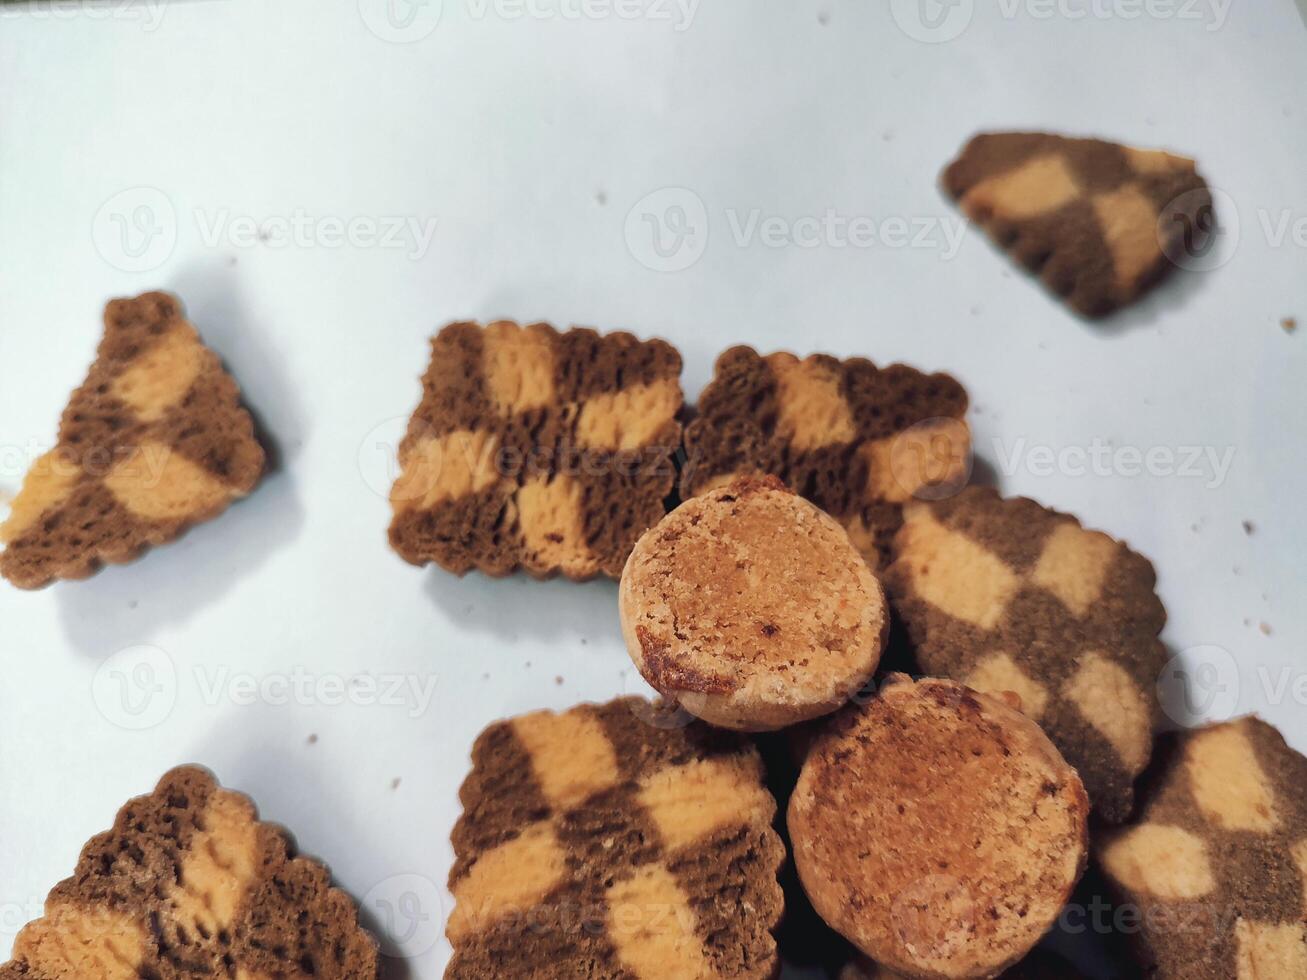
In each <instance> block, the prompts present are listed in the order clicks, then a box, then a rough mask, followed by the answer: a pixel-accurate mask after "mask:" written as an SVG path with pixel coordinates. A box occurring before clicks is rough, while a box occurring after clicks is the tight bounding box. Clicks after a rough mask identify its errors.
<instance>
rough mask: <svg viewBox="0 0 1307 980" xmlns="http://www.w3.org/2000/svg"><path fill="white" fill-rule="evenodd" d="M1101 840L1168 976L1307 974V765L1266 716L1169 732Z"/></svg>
mask: <svg viewBox="0 0 1307 980" xmlns="http://www.w3.org/2000/svg"><path fill="white" fill-rule="evenodd" d="M1141 786H1142V792H1141V797H1142V802H1141V805H1140V808H1139V813H1138V815H1137V816H1136V817H1135V818H1134V819H1133V820H1132V821H1131V823H1130V824H1129V825H1128V826H1126V827H1122V828H1119V829H1111V830H1104V831H1103V832H1102V833H1101V834H1100V835H1099V836H1098V839H1097V840H1096V841H1095V843H1096V845H1097V855H1096V859H1097V861H1098V863H1099V864H1100V865H1101V867H1102V869H1103V871H1104V872H1105V873H1106V875H1107V877H1108V879H1109V881H1111V882H1112V884H1113V885H1114V887H1115V888H1116V890H1117V891H1118V892H1119V894H1120V897H1121V899H1122V900H1123V901H1124V902H1127V903H1129V905H1130V906H1131V907H1132V908H1135V909H1138V910H1139V912H1140V919H1141V921H1142V928H1141V930H1140V931H1139V933H1138V935H1137V937H1136V939H1137V942H1136V950H1137V951H1138V953H1139V954H1140V956H1141V960H1142V964H1143V966H1144V967H1145V968H1146V969H1148V970H1149V971H1150V972H1149V974H1148V975H1149V976H1156V977H1157V978H1158V980H1180V978H1184V980H1216V978H1218V977H1219V978H1225V977H1236V978H1238V980H1270V978H1280V977H1284V978H1288V977H1303V976H1307V758H1304V757H1303V756H1302V755H1300V754H1299V753H1297V752H1295V751H1294V750H1293V749H1292V748H1290V747H1289V746H1288V745H1287V744H1286V743H1285V741H1284V738H1283V737H1282V736H1281V735H1280V733H1279V732H1278V731H1276V730H1275V729H1274V728H1273V727H1271V726H1270V725H1268V724H1266V723H1265V722H1263V721H1261V720H1259V719H1257V718H1241V719H1239V720H1237V721H1232V722H1226V723H1224V724H1219V725H1212V726H1209V727H1206V728H1200V729H1195V730H1193V731H1186V732H1180V733H1175V734H1172V735H1168V736H1165V737H1164V738H1163V739H1162V740H1160V742H1159V744H1158V749H1157V760H1156V763H1155V765H1154V766H1152V767H1151V768H1150V770H1149V772H1148V773H1147V775H1146V776H1145V777H1144V780H1143V781H1142V783H1141Z"/></svg>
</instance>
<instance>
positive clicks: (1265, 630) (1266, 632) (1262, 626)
mask: <svg viewBox="0 0 1307 980" xmlns="http://www.w3.org/2000/svg"><path fill="white" fill-rule="evenodd" d="M1257 628H1258V629H1259V630H1261V631H1262V636H1270V635H1271V624H1270V623H1265V622H1263V623H1258V624H1257Z"/></svg>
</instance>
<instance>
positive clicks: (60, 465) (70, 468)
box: [0, 292, 264, 589]
mask: <svg viewBox="0 0 1307 980" xmlns="http://www.w3.org/2000/svg"><path fill="white" fill-rule="evenodd" d="M263 467H264V453H263V449H262V448H261V447H260V446H259V443H258V441H257V440H256V439H255V436H254V425H253V422H252V421H251V419H250V416H249V413H248V412H246V411H245V409H244V408H242V407H241V404H240V392H239V390H238V389H237V387H236V382H235V381H233V380H232V378H231V376H230V375H229V374H227V372H226V371H225V370H224V369H223V366H222V362H221V361H220V360H219V359H218V356H217V355H216V354H214V353H213V352H212V351H211V350H209V349H208V348H207V347H205V346H204V344H203V343H202V342H201V341H200V337H199V334H197V333H196V332H195V328H194V327H193V326H191V324H190V323H188V322H187V321H186V318H185V316H184V315H183V313H182V308H181V304H180V303H179V302H178V300H177V298H176V297H174V296H170V295H168V294H167V293H157V292H156V293H144V294H143V295H141V296H138V297H136V298H135V299H116V300H113V301H112V302H110V303H109V305H108V306H107V307H106V308H105V311H104V338H103V339H102V340H101V341H100V347H99V351H98V354H97V356H96V360H95V363H94V364H92V365H91V369H90V373H89V374H88V375H87V377H86V381H85V382H84V383H83V384H82V386H81V387H80V388H78V389H77V390H76V391H74V392H73V394H72V397H71V399H70V400H69V402H68V407H67V408H65V409H64V413H63V418H62V420H61V421H60V424H59V441H58V444H57V445H56V446H55V448H54V449H52V450H51V451H50V452H48V453H46V454H45V455H44V456H42V457H41V458H40V459H38V460H37V461H36V462H35V463H34V464H33V465H32V468H31V470H30V471H29V472H28V474H27V477H26V478H25V480H24V482H23V488H22V490H21V492H20V493H19V494H18V496H17V497H16V498H15V499H14V501H13V503H12V505H11V509H10V514H9V518H8V519H7V520H6V521H5V523H4V524H3V525H0V544H4V545H5V549H4V551H3V552H0V574H3V575H4V577H5V578H7V579H9V581H10V582H12V583H14V584H15V585H17V586H19V587H21V588H25V589H35V588H40V587H41V586H43V585H48V584H49V583H50V582H52V581H54V580H55V579H61V578H62V579H78V578H85V577H86V576H88V575H90V574H91V573H92V572H94V571H95V570H96V569H97V568H98V567H100V566H101V565H102V564H104V563H117V562H125V561H129V560H131V559H133V558H135V557H137V556H138V555H140V554H141V553H142V552H143V551H145V550H146V549H147V548H149V547H151V546H153V545H157V544H162V543H164V542H166V541H170V540H172V539H173V538H176V537H177V536H178V535H180V534H181V533H182V532H183V531H185V530H186V528H187V527H189V526H190V525H192V524H197V523H199V522H201V521H206V520H209V519H210V518H213V517H216V516H217V515H218V514H220V513H221V512H222V511H223V510H225V509H226V508H227V506H228V505H229V504H230V503H231V502H232V501H233V500H236V499H238V498H240V497H243V496H245V495H246V494H248V493H249V492H250V491H251V490H252V489H253V488H254V485H255V484H256V483H257V482H258V479H259V477H260V475H261V474H262V473H263Z"/></svg>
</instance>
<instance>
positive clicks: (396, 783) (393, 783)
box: [390, 776, 400, 789]
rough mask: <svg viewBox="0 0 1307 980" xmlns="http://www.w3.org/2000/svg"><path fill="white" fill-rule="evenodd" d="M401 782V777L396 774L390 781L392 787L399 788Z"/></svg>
mask: <svg viewBox="0 0 1307 980" xmlns="http://www.w3.org/2000/svg"><path fill="white" fill-rule="evenodd" d="M399 783H400V778H399V777H398V776H396V777H395V778H394V779H392V780H391V781H390V788H391V789H399Z"/></svg>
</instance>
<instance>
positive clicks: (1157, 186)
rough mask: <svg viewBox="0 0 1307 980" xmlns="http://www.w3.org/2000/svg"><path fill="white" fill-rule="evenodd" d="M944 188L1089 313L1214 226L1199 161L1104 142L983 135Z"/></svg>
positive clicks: (1150, 281)
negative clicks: (1197, 165)
mask: <svg viewBox="0 0 1307 980" xmlns="http://www.w3.org/2000/svg"><path fill="white" fill-rule="evenodd" d="M943 184H944V188H945V190H947V191H948V193H949V194H951V195H952V196H953V197H955V198H956V199H957V200H958V203H959V205H960V206H961V208H962V210H963V211H964V212H965V213H966V215H967V216H968V217H969V218H971V219H972V220H973V221H975V222H977V223H978V224H980V225H981V226H982V227H983V228H985V230H986V231H988V232H989V234H990V235H991V236H992V237H993V238H994V240H995V242H996V243H997V244H998V245H1000V246H1001V247H1002V248H1004V249H1006V250H1007V251H1008V252H1010V253H1011V254H1012V256H1013V258H1015V259H1016V260H1017V261H1018V262H1020V263H1022V264H1023V265H1025V266H1026V267H1027V268H1029V269H1030V270H1031V271H1032V272H1034V273H1036V274H1038V275H1039V276H1040V277H1041V278H1042V279H1043V281H1044V283H1045V284H1046V285H1047V286H1048V287H1049V288H1050V289H1051V290H1053V291H1054V292H1055V293H1057V294H1059V295H1060V296H1062V297H1063V298H1064V299H1065V300H1066V301H1067V303H1068V304H1070V305H1071V307H1072V308H1073V309H1075V310H1076V311H1077V312H1079V313H1081V314H1083V315H1085V316H1091V317H1096V316H1104V315H1106V314H1108V313H1111V312H1113V311H1115V310H1117V309H1118V308H1120V307H1121V306H1124V305H1126V304H1128V303H1131V302H1133V301H1134V300H1136V299H1137V298H1139V296H1141V295H1142V294H1143V293H1144V292H1146V291H1147V290H1148V289H1149V288H1150V287H1151V286H1153V285H1154V284H1155V283H1156V282H1157V281H1158V280H1159V279H1160V278H1161V277H1162V276H1163V275H1164V274H1165V273H1167V272H1168V271H1170V270H1171V269H1172V268H1173V267H1174V266H1175V265H1176V264H1178V263H1183V262H1185V261H1186V260H1188V259H1191V258H1196V257H1197V256H1198V255H1199V254H1200V250H1201V248H1202V247H1203V242H1202V241H1201V238H1202V237H1203V236H1205V235H1210V233H1211V232H1212V231H1213V230H1214V227H1215V226H1214V218H1213V213H1212V198H1211V193H1210V192H1209V191H1208V188H1207V184H1206V182H1205V181H1204V180H1203V179H1202V178H1201V177H1200V176H1198V174H1197V172H1196V170H1195V166H1194V161H1192V160H1189V159H1187V158H1185V157H1180V156H1175V155H1174V154H1171V153H1166V152H1163V151H1161V150H1143V149H1137V148H1135V147H1131V146H1122V145H1120V144H1117V143H1109V142H1106V141H1104V140H1096V139H1072V138H1069V137H1064V136H1056V135H1053V134H1050V133H984V134H981V135H979V136H977V137H975V138H974V139H973V140H971V142H970V143H968V144H967V146H966V147H965V148H964V149H963V151H962V153H961V154H960V155H959V156H958V158H957V159H956V160H954V161H953V162H952V163H951V164H950V165H949V166H948V168H947V169H946V170H945V171H944V175H943Z"/></svg>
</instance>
